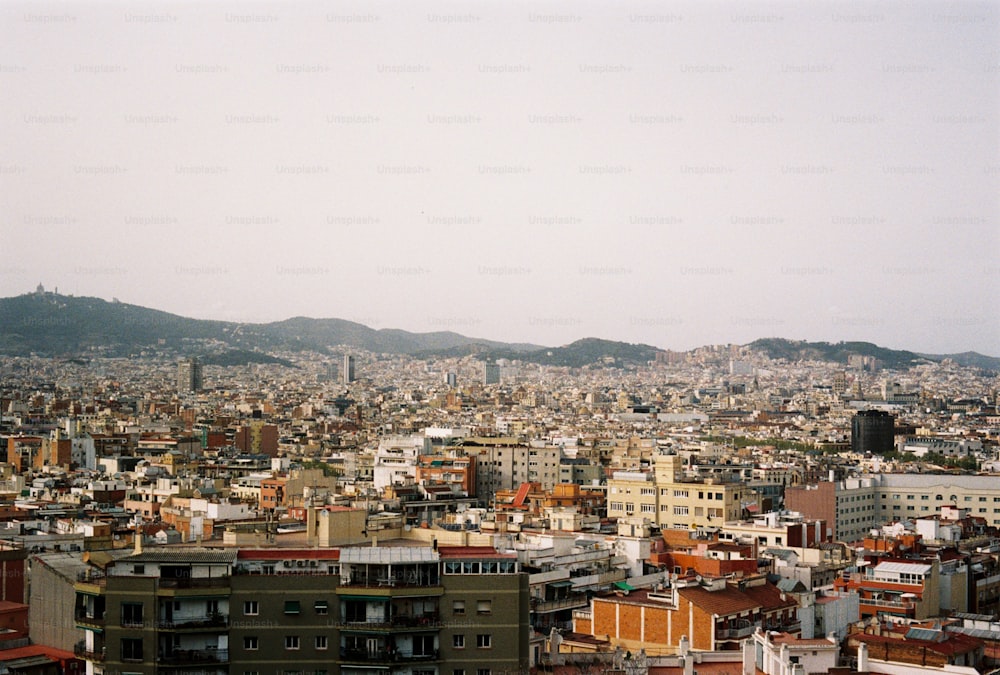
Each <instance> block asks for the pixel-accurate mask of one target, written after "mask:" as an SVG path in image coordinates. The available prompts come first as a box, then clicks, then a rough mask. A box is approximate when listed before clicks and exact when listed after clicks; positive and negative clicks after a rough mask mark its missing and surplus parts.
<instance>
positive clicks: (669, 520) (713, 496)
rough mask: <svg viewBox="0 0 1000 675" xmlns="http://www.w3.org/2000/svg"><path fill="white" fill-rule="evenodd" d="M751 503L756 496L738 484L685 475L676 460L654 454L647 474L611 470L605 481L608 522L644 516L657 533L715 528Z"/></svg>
mask: <svg viewBox="0 0 1000 675" xmlns="http://www.w3.org/2000/svg"><path fill="white" fill-rule="evenodd" d="M751 504H754V505H756V504H757V495H756V493H754V492H753V491H751V490H750V488H748V487H747V486H746V485H745V484H744V483H742V482H732V481H728V480H726V479H725V478H722V477H712V478H688V477H687V476H685V474H684V469H683V459H682V458H681V457H680V456H679V455H665V454H659V455H656V456H655V457H654V465H653V471H652V472H639V471H616V472H614V473H613V474H612V478H611V479H610V480H609V481H608V517H611V518H615V517H618V518H621V517H624V516H633V515H635V516H642V517H647V518H649V519H650V520H651V521H653V522H655V523H656V524H657V525H659V526H660V527H661V528H674V529H685V528H704V527H720V526H721V525H722V524H723V523H724V522H726V521H733V520H737V519H739V518H740V517H741V516H742V514H743V509H744V508H745V507H747V506H749V505H751Z"/></svg>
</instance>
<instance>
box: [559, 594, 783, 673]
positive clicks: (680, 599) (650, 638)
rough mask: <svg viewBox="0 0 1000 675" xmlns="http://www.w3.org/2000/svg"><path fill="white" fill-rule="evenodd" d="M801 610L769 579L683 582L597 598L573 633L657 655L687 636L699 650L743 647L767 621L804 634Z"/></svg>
mask: <svg viewBox="0 0 1000 675" xmlns="http://www.w3.org/2000/svg"><path fill="white" fill-rule="evenodd" d="M796 607H797V603H796V602H795V601H794V600H793V599H792V598H791V597H790V596H786V595H785V594H784V593H782V592H781V591H780V590H779V589H777V588H776V587H774V586H773V585H772V584H770V583H768V581H767V580H766V578H764V577H763V576H759V577H754V578H752V579H747V580H744V581H741V582H740V583H736V584H734V583H727V581H726V580H725V579H721V578H720V579H713V580H711V581H707V582H702V583H699V582H697V581H695V580H679V581H677V582H675V583H674V584H673V586H672V587H670V588H666V589H662V590H633V591H628V592H615V593H611V594H607V595H602V596H597V597H594V598H593V599H592V600H591V605H590V610H589V611H577V612H574V614H573V630H574V632H575V633H582V634H584V635H585V636H592V637H593V638H598V639H606V640H608V642H610V644H611V645H612V646H613V647H617V646H620V647H621V648H622V649H627V650H633V651H634V650H637V649H645V650H646V652H647V653H649V654H651V655H659V654H671V653H674V652H675V651H676V649H677V648H678V646H679V645H680V640H681V637H682V636H686V637H687V638H688V640H689V641H690V646H691V648H692V649H695V650H713V651H714V650H728V649H738V648H739V645H740V641H741V640H743V639H744V638H747V637H749V636H750V635H751V634H753V632H754V631H755V630H756V629H757V627H759V626H763V625H765V622H766V623H767V625H768V626H769V628H771V629H772V630H784V631H786V632H790V633H792V634H797V633H800V631H799V626H798V622H797V620H796V619H795V609H796Z"/></svg>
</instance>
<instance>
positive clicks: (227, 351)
mask: <svg viewBox="0 0 1000 675" xmlns="http://www.w3.org/2000/svg"><path fill="white" fill-rule="evenodd" d="M342 347H353V348H356V349H363V350H366V351H372V352H378V353H390V354H410V355H413V356H415V357H418V358H430V357H444V356H467V355H475V356H476V357H477V358H480V359H484V360H485V359H498V358H508V359H520V360H521V361H525V362H529V363H538V364H542V365H553V366H568V367H577V368H578V367H583V366H587V365H591V364H603V365H611V366H628V365H641V364H644V363H647V362H649V361H651V360H653V359H654V358H656V354H657V353H660V352H662V351H663V350H662V349H660V348H658V347H654V346H651V345H645V344H630V343H626V342H616V341H612V340H602V339H598V338H584V339H581V340H577V341H576V342H573V343H571V344H569V345H565V346H561V347H544V346H541V345H534V344H525V343H514V344H511V343H505V342H497V341H494V340H486V339H482V338H474V337H467V336H465V335H460V334H458V333H454V332H451V331H439V332H432V333H412V332H409V331H405V330H397V329H379V330H376V329H374V328H370V327H368V326H365V325H363V324H360V323H355V322H352V321H345V320H343V319H311V318H307V317H294V318H291V319H286V320H284V321H276V322H272V323H235V322H228V321H213V320H203V319H191V318H187V317H182V316H178V315H176V314H170V313H168V312H162V311H159V310H155V309H149V308H146V307H140V306H138V305H131V304H127V303H123V302H118V301H117V300H115V301H112V302H108V301H106V300H102V299H100V298H89V297H75V296H66V295H59V294H56V293H48V292H42V291H39V292H35V293H27V294H24V295H19V296H16V297H10V298H0V354H8V355H27V354H31V353H35V354H39V355H43V356H70V357H72V356H79V355H82V354H86V353H87V352H89V351H91V350H99V353H101V354H105V355H114V356H130V355H135V354H138V353H140V352H142V351H144V350H148V349H163V348H167V349H173V350H176V351H177V352H179V353H183V354H190V355H198V356H203V358H204V359H205V362H206V363H208V364H217V365H233V364H237V363H239V364H245V363H247V362H250V361H256V362H261V363H283V364H287V363H288V362H287V361H283V360H282V359H279V358H277V357H275V356H274V355H271V354H269V352H274V351H310V350H311V351H317V352H329V351H330V350H332V349H336V348H342ZM749 347H750V348H751V349H753V350H754V351H758V352H761V353H764V354H766V355H767V356H769V357H771V358H775V359H778V358H781V359H786V360H788V361H793V362H794V361H801V360H822V361H829V362H833V363H844V364H846V363H847V359H848V357H849V356H850V355H852V354H858V355H862V356H872V357H874V358H876V359H878V360H879V361H881V362H882V363H883V364H884V365H885V366H886V367H889V368H906V367H909V366H911V365H915V364H918V363H921V362H923V363H926V362H932V361H941V360H942V359H945V358H949V359H952V360H954V361H955V362H956V363H958V364H959V365H964V366H970V367H975V368H982V369H987V370H997V371H1000V358H995V357H991V356H983V355H982V354H978V353H976V352H965V353H962V354H948V355H941V354H938V355H932V354H918V353H915V352H909V351H905V350H893V349H887V348H885V347H879V346H878V345H874V344H872V343H869V342H839V343H828V342H805V341H793V340H786V339H782V338H767V339H762V340H757V341H755V342H753V343H751V344H750V345H749Z"/></svg>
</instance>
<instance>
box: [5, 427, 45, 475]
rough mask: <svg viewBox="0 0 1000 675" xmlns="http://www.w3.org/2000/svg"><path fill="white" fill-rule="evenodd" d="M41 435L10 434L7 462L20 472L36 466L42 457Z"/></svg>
mask: <svg viewBox="0 0 1000 675" xmlns="http://www.w3.org/2000/svg"><path fill="white" fill-rule="evenodd" d="M44 441H45V439H44V438H42V437H41V436H10V437H8V438H7V463H8V464H10V465H11V466H13V467H14V470H15V471H17V472H18V473H24V472H25V471H27V470H28V469H30V468H34V467H35V466H36V464H37V462H39V461H41V458H42V443H43V442H44Z"/></svg>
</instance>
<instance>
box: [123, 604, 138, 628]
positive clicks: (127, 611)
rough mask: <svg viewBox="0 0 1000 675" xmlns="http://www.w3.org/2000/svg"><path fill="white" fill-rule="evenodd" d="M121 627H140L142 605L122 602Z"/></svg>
mask: <svg viewBox="0 0 1000 675" xmlns="http://www.w3.org/2000/svg"><path fill="white" fill-rule="evenodd" d="M122 625H123V626H141V625H142V603H141V602H123V603H122Z"/></svg>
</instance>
